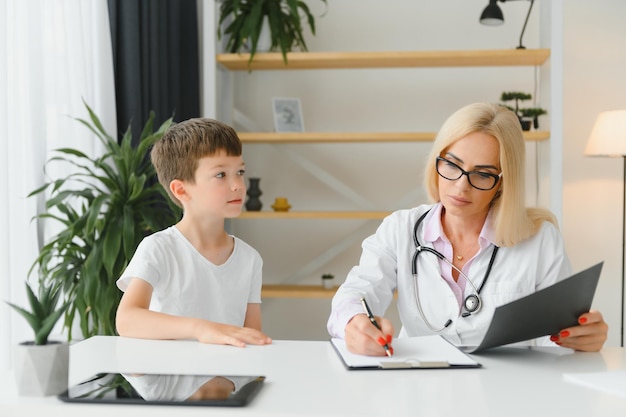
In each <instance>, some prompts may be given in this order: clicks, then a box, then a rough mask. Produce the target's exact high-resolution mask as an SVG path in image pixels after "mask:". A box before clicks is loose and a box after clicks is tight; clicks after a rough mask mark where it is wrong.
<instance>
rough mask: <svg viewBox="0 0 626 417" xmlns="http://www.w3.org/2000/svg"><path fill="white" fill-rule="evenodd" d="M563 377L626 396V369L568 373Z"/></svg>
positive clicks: (583, 384)
mask: <svg viewBox="0 0 626 417" xmlns="http://www.w3.org/2000/svg"><path fill="white" fill-rule="evenodd" d="M563 379H565V380H566V381H567V382H573V383H575V384H579V385H582V386H584V387H587V388H593V389H597V390H600V391H605V392H608V393H611V394H615V395H618V396H620V397H622V398H626V371H607V372H581V373H571V374H570V373H568V374H563Z"/></svg>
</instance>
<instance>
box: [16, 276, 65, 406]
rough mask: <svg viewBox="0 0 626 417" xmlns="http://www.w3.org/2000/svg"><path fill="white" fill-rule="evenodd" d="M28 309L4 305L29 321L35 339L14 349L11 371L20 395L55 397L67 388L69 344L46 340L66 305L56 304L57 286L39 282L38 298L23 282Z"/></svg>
mask: <svg viewBox="0 0 626 417" xmlns="http://www.w3.org/2000/svg"><path fill="white" fill-rule="evenodd" d="M26 294H27V296H28V303H29V305H30V310H27V309H25V308H22V307H20V306H18V305H16V304H13V303H10V302H7V304H9V305H10V306H11V307H12V308H13V309H14V310H15V311H17V312H18V313H19V314H20V315H21V316H22V317H24V319H25V320H26V321H27V322H28V324H29V325H30V327H31V328H32V329H33V332H34V336H35V338H34V340H32V341H26V342H22V343H20V344H19V345H17V346H16V347H15V348H14V355H13V369H14V373H15V380H16V383H17V392H18V394H19V395H30V396H46V395H57V394H60V393H61V392H63V391H65V390H66V389H67V378H68V365H69V343H68V342H61V341H51V340H49V339H48V338H49V336H50V333H51V332H52V329H53V328H54V326H55V324H56V323H57V322H58V321H59V319H60V318H61V316H62V315H63V313H64V312H65V310H66V309H67V308H68V306H69V301H64V302H63V303H62V304H61V305H59V300H60V298H61V294H62V291H61V285H60V283H47V282H45V280H43V279H40V280H39V289H38V293H37V295H36V294H35V292H34V291H33V289H32V288H31V286H30V285H29V284H28V282H27V283H26Z"/></svg>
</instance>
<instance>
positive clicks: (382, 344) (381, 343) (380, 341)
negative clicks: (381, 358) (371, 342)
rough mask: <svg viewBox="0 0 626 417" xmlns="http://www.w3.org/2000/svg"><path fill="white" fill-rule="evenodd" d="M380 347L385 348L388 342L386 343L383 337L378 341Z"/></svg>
mask: <svg viewBox="0 0 626 417" xmlns="http://www.w3.org/2000/svg"><path fill="white" fill-rule="evenodd" d="M376 341H377V342H378V344H379V345H381V346H385V345H386V344H387V342H386V341H385V339H383V338H382V337H379V338H378V339H377V340H376Z"/></svg>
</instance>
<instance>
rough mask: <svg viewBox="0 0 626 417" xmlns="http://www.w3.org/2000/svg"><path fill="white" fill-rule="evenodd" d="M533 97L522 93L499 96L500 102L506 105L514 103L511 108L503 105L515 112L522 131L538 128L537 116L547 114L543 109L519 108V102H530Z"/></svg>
mask: <svg viewBox="0 0 626 417" xmlns="http://www.w3.org/2000/svg"><path fill="white" fill-rule="evenodd" d="M532 98H533V96H532V95H531V94H529V93H524V92H522V91H505V92H503V93H502V95H501V96H500V101H502V102H504V103H507V102H510V101H513V102H515V104H514V105H513V106H511V105H508V104H504V106H505V107H507V108H508V109H510V110H511V111H513V112H515V114H516V115H517V117H518V119H519V121H520V124H521V125H522V130H525V131H528V130H530V128H531V125H534V127H535V129H538V128H539V116H541V115H543V114H547V111H546V110H545V109H542V108H540V107H528V108H523V107H520V102H522V101H526V100H530V99H532Z"/></svg>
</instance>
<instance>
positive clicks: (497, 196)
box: [328, 103, 608, 355]
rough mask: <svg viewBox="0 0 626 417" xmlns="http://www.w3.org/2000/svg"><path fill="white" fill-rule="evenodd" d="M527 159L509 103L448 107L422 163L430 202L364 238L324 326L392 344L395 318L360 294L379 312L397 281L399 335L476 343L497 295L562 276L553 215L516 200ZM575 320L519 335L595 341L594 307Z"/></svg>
mask: <svg viewBox="0 0 626 417" xmlns="http://www.w3.org/2000/svg"><path fill="white" fill-rule="evenodd" d="M524 167H525V143H524V139H523V135H522V130H521V128H520V123H519V120H518V118H517V117H516V116H515V114H514V113H513V112H511V111H510V110H508V109H506V108H504V107H502V106H498V105H493V104H487V103H474V104H471V105H468V106H466V107H463V108H461V109H460V110H458V111H456V112H455V113H454V114H452V115H451V116H450V117H449V118H448V119H447V120H446V122H445V123H444V124H443V126H442V127H441V130H440V131H439V133H438V135H437V138H436V139H435V141H434V144H433V147H432V150H431V152H430V155H429V156H428V159H427V162H426V166H425V186H426V189H427V191H428V194H429V197H430V198H431V200H432V201H433V203H432V204H425V205H420V206H418V207H415V208H412V209H408V210H399V211H396V212H394V213H392V214H391V215H390V216H388V217H387V218H385V219H384V220H383V222H382V224H381V225H380V227H379V228H378V230H377V231H376V233H375V234H374V235H372V236H370V237H368V238H367V239H365V240H364V241H363V245H362V247H363V252H362V255H361V259H360V262H359V264H358V265H357V266H355V267H354V268H352V270H351V271H350V272H349V274H348V276H347V278H346V280H345V282H344V284H343V285H342V286H341V287H340V288H339V290H338V291H337V294H336V295H335V297H334V298H333V302H332V311H331V314H330V318H329V320H328V331H329V333H330V335H331V336H332V337H339V338H344V339H345V342H346V345H347V347H348V349H349V350H350V351H352V352H354V353H360V354H366V355H385V353H386V350H385V347H387V348H388V349H389V350H390V351H391V352H393V344H392V335H393V334H394V329H393V325H392V323H391V322H390V321H389V320H386V319H384V318H381V317H378V316H377V317H376V320H377V322H378V324H379V327H380V330H379V329H377V328H376V327H375V326H372V324H371V322H370V320H369V319H368V317H367V316H366V315H365V314H364V311H363V306H362V304H361V298H365V299H366V300H367V302H368V304H369V307H370V308H371V310H372V311H373V312H374V314H376V315H383V314H384V312H385V311H386V309H387V308H388V307H389V305H390V303H391V301H392V299H393V294H394V291H397V294H398V303H397V304H398V310H399V315H400V319H401V321H402V329H401V331H400V336H422V335H428V334H441V335H442V336H443V337H445V338H446V339H447V340H448V341H450V342H451V343H453V344H455V345H458V346H473V345H478V344H480V341H481V340H482V338H483V336H484V334H485V332H486V331H487V328H488V326H489V323H490V320H491V317H492V316H493V312H494V310H495V308H496V307H497V306H500V305H503V304H506V303H508V302H511V301H514V300H516V299H519V298H521V297H524V296H526V295H529V294H531V293H533V292H535V291H538V290H540V289H543V288H546V287H548V286H550V285H552V284H554V283H556V282H558V281H560V280H562V279H564V278H567V277H568V276H570V275H571V274H572V268H571V265H570V262H569V260H568V258H567V255H566V253H565V247H564V243H563V238H562V236H561V234H560V232H559V230H558V227H557V224H556V220H555V217H554V216H553V215H552V213H550V212H549V211H548V210H543V209H538V208H527V207H526V205H525V201H524V195H525V187H524V178H525V173H524ZM416 247H421V248H423V249H422V250H421V251H419V252H418V251H416V249H415V248H416ZM522 319H523V318H522ZM578 322H579V325H577V326H574V327H571V328H568V329H563V330H562V331H561V332H560V333H559V334H558V335H553V336H551V337H545V338H540V339H536V340H532V341H529V342H528V343H530V344H533V345H535V344H542V345H545V344H557V345H560V346H563V347H568V348H573V349H577V350H582V351H597V350H599V349H600V348H601V347H602V345H603V344H604V342H605V341H606V338H607V331H608V326H607V324H606V323H605V322H604V319H603V317H602V314H601V313H600V312H597V311H591V312H587V313H584V314H582V315H581V316H580V317H579V319H578Z"/></svg>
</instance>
